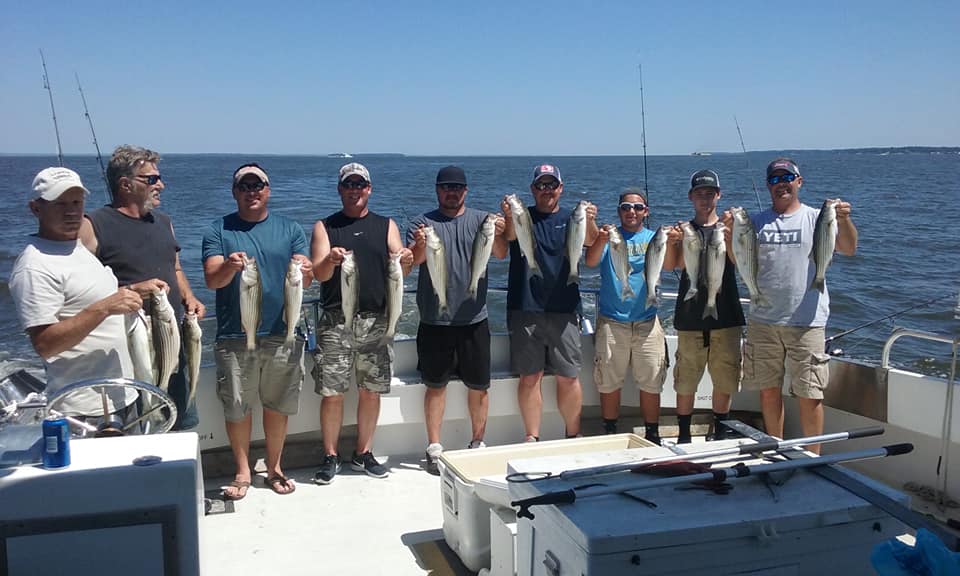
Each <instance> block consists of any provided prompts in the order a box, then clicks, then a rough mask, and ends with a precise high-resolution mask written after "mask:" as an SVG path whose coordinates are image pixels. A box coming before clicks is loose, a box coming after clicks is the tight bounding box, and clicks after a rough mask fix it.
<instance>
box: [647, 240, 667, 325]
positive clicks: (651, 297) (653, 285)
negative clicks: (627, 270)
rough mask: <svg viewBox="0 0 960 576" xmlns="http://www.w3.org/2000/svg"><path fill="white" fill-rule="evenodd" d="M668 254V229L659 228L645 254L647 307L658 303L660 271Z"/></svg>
mask: <svg viewBox="0 0 960 576" xmlns="http://www.w3.org/2000/svg"><path fill="white" fill-rule="evenodd" d="M666 255H667V229H666V228H664V227H663V226H661V227H659V228H657V233H656V234H654V235H653V239H651V240H650V243H649V244H648V245H647V253H646V255H645V256H644V262H643V275H644V278H645V279H646V282H647V304H646V306H647V308H649V307H651V306H656V305H657V285H659V284H660V271H661V270H663V259H664V257H666Z"/></svg>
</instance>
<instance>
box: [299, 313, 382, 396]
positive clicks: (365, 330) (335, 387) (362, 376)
mask: <svg viewBox="0 0 960 576" xmlns="http://www.w3.org/2000/svg"><path fill="white" fill-rule="evenodd" d="M386 332H387V317H386V315H385V314H378V313H375V312H360V313H358V314H357V315H356V317H355V318H354V320H353V333H352V334H348V333H347V332H346V329H345V328H344V324H343V311H342V310H340V309H339V308H336V309H333V308H331V309H329V310H324V312H323V318H321V319H320V322H319V324H318V325H317V348H316V350H313V351H312V354H313V371H312V372H311V375H312V376H313V380H314V383H315V386H314V390H315V391H316V393H317V394H320V395H321V396H339V395H341V394H344V393H346V391H347V390H349V389H350V384H351V382H354V381H356V383H357V386H358V387H359V388H362V389H363V390H367V391H368V392H374V393H377V394H388V393H389V392H390V380H391V379H392V377H393V339H392V338H384V334H386Z"/></svg>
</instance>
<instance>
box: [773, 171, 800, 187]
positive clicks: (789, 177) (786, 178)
mask: <svg viewBox="0 0 960 576" xmlns="http://www.w3.org/2000/svg"><path fill="white" fill-rule="evenodd" d="M796 179H797V175H796V174H781V175H780V176H771V177H769V178H767V184H769V185H771V186H773V185H774V184H779V183H781V182H793V181H794V180H796Z"/></svg>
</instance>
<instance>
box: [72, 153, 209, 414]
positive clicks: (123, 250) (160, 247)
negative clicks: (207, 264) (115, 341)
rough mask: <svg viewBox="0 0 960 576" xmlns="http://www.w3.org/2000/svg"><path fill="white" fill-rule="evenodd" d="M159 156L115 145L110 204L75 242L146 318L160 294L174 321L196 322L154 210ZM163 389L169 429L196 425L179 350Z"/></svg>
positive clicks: (174, 251)
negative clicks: (135, 300) (131, 293)
mask: <svg viewBox="0 0 960 576" xmlns="http://www.w3.org/2000/svg"><path fill="white" fill-rule="evenodd" d="M159 162H160V155H159V154H157V153H156V152H154V151H153V150H147V149H146V148H141V147H139V146H129V145H124V146H118V147H117V148H116V150H114V151H113V155H112V156H111V157H110V162H109V164H108V165H107V181H108V182H109V184H110V196H111V198H112V200H111V203H110V204H108V205H107V206H103V207H102V208H99V209H97V210H94V211H93V212H91V213H89V214H87V217H86V219H85V220H84V222H83V226H82V227H81V229H80V239H81V241H83V243H84V245H85V246H86V247H87V249H88V250H89V251H90V252H92V253H93V254H94V255H95V256H96V257H97V259H99V260H100V261H101V262H103V263H104V264H105V265H107V266H109V267H110V268H111V269H112V270H113V273H114V274H116V276H117V280H119V282H120V285H121V286H127V287H128V288H130V289H131V290H135V291H137V292H139V293H140V295H141V296H142V297H143V301H144V310H145V311H146V312H147V314H151V313H152V312H153V311H152V310H151V306H150V295H151V294H152V293H153V292H156V291H159V290H166V291H167V292H168V294H167V297H168V298H169V300H170V303H171V305H173V307H174V310H175V311H176V316H177V320H178V321H179V319H180V316H181V308H180V306H181V305H182V306H183V309H182V311H183V312H186V313H187V314H196V315H197V317H199V318H202V317H203V315H204V314H205V312H206V308H205V307H204V305H203V303H202V302H200V300H199V299H198V298H197V297H196V296H194V294H193V290H191V289H190V281H189V280H188V279H187V275H186V274H185V273H184V272H183V267H182V266H181V265H180V245H179V244H178V243H177V239H176V236H175V235H174V232H173V224H172V223H171V221H170V217H169V216H167V214H165V213H163V212H161V211H160V210H157V207H158V206H160V193H161V192H162V191H163V189H164V187H165V186H164V183H163V180H162V179H161V177H160V171H159V170H158V169H157V164H158V163H159ZM155 384H156V385H157V386H159V387H161V388H166V389H167V392H169V393H170V396H171V397H172V398H173V400H174V402H175V403H176V405H177V422H176V424H175V426H174V429H175V430H186V429H190V428H194V427H196V426H197V424H198V423H199V420H198V415H197V407H196V404H195V403H194V402H189V405H188V400H189V389H190V386H196V383H190V384H189V386H188V383H187V362H186V355H185V354H184V352H183V347H182V346H181V351H180V358H179V364H178V368H177V370H176V371H175V372H174V373H173V374H172V375H171V377H170V381H169V382H155Z"/></svg>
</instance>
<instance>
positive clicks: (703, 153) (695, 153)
mask: <svg viewBox="0 0 960 576" xmlns="http://www.w3.org/2000/svg"><path fill="white" fill-rule="evenodd" d="M691 156H712V154H710V152H694V153H693V154H691Z"/></svg>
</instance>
